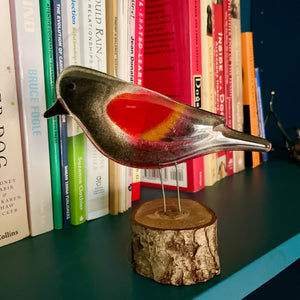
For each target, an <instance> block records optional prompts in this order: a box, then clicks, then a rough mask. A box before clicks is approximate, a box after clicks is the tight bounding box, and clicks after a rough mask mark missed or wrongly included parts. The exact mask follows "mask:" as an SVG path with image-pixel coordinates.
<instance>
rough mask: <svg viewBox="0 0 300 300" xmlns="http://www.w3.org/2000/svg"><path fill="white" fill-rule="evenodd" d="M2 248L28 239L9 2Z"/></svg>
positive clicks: (2, 32)
mask: <svg viewBox="0 0 300 300" xmlns="http://www.w3.org/2000/svg"><path fill="white" fill-rule="evenodd" d="M0 16H1V21H2V22H3V24H2V26H1V28H0V39H1V41H5V47H1V48H0V178H1V180H0V203H1V205H0V247H1V246H4V245H8V244H11V243H13V242H16V241H18V240H21V239H23V238H25V237H27V236H28V235H29V226H28V215H27V206H26V190H25V178H24V168H23V156H22V153H23V150H22V144H21V131H20V119H19V105H18V99H17V90H16V84H15V82H16V81H15V65H14V56H13V46H12V32H11V19H10V10H9V0H4V1H2V5H1V12H0Z"/></svg>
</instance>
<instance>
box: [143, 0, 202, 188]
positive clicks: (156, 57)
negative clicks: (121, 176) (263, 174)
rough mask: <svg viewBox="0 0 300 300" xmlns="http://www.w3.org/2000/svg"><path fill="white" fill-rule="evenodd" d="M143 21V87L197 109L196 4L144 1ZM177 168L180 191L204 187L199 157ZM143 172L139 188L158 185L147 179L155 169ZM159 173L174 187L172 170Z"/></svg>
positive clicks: (198, 37)
mask: <svg viewBox="0 0 300 300" xmlns="http://www.w3.org/2000/svg"><path fill="white" fill-rule="evenodd" d="M157 5H159V9H157ZM179 12H180V17H179V16H178V14H179ZM157 20H160V21H159V22H158V21H157ZM145 22H146V23H145V52H144V55H145V57H144V86H145V87H146V88H150V89H152V90H154V91H157V92H160V93H161V94H164V95H166V96H169V97H170V98H173V99H174V100H178V101H180V102H183V103H185V104H189V105H192V106H195V107H199V108H200V107H201V106H202V103H201V100H202V99H201V82H202V77H201V72H202V65H201V22H200V1H196V0H190V1H184V2H182V1H172V2H169V1H156V2H155V3H153V2H151V1H149V2H146V19H145ZM178 167H179V173H178V174H179V186H180V189H181V190H184V191H193V192H194V191H198V190H200V189H202V188H203V187H204V184H205V182H204V162H203V157H200V158H197V159H193V160H190V161H187V162H185V163H182V164H180V165H179V166H178ZM143 173H144V174H143V175H142V184H143V185H150V186H160V184H159V183H158V182H160V181H159V177H158V178H156V180H153V178H152V177H149V176H148V175H149V174H151V175H158V174H159V172H157V170H149V171H148V170H145V171H143ZM163 173H164V174H165V175H166V176H167V177H168V178H167V180H166V181H165V182H164V184H165V186H166V187H167V188H172V189H174V188H176V180H175V177H174V176H173V174H174V168H173V167H171V168H164V169H163ZM145 175H146V176H145ZM181 175H182V176H181Z"/></svg>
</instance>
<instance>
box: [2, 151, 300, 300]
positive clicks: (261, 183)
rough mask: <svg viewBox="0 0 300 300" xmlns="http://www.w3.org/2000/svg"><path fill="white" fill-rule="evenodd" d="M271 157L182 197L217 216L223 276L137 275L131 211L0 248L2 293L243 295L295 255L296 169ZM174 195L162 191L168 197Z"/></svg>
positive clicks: (145, 192) (298, 242)
mask: <svg viewBox="0 0 300 300" xmlns="http://www.w3.org/2000/svg"><path fill="white" fill-rule="evenodd" d="M274 154H275V155H274ZM274 154H273V155H272V156H271V158H270V161H269V162H267V163H265V164H263V165H261V166H259V167H257V168H255V169H247V170H245V171H243V172H241V173H237V174H235V175H233V176H231V177H227V178H225V179H223V180H222V181H219V182H218V183H216V184H215V185H214V186H212V187H207V188H205V189H203V190H201V191H200V192H198V193H192V194H187V193H183V194H182V195H183V196H185V197H187V196H189V197H191V198H193V199H195V200H197V201H201V202H202V203H204V204H206V205H207V206H209V207H211V208H212V209H213V210H214V211H215V212H216V214H217V216H218V239H219V255H220V260H221V274H220V275H219V276H216V277H214V278H213V279H211V280H210V281H208V282H206V283H199V284H196V285H192V286H181V287H174V286H169V285H161V284H158V283H156V282H154V281H153V280H150V279H147V278H144V277H142V276H140V275H138V274H137V273H135V272H134V271H133V270H132V268H131V265H130V253H131V250H130V214H131V211H132V210H129V211H128V212H126V213H124V214H122V215H119V216H105V217H103V218H100V219H97V220H94V221H90V222H87V223H85V224H83V225H80V226H77V227H75V226H74V227H72V228H69V229H65V230H61V231H51V232H48V233H46V234H43V235H40V236H37V237H34V238H26V239H24V240H23V241H20V242H17V243H14V244H11V245H8V246H5V247H3V248H1V249H0V256H1V258H2V259H1V270H2V271H1V281H0V291H1V298H2V299H18V298H21V297H23V298H27V296H28V297H31V298H32V299H39V298H43V299H54V298H55V299H71V298H72V299H79V298H85V299H193V298H194V299H240V298H242V297H243V296H246V295H247V294H249V293H251V292H252V291H253V290H254V289H256V288H257V287H259V286H260V285H262V284H263V283H265V282H266V281H267V280H269V279H271V278H272V277H274V276H275V275H276V274H277V273H279V272H280V271H282V270H283V269H285V268H286V267H287V266H289V265H290V264H292V263H293V262H294V261H295V260H297V259H298V258H299V248H300V235H299V228H300V219H299V217H298V212H299V209H300V203H299V193H298V187H299V167H298V166H297V165H295V164H293V163H292V162H291V161H290V160H289V159H288V158H287V155H286V153H283V154H282V155H277V154H276V153H274ZM283 174H287V175H286V176H283ZM279 182H280V184H278V183H279ZM175 193H176V192H175V191H168V196H175ZM158 197H161V195H160V190H159V189H153V188H143V189H142V199H143V201H147V200H150V199H153V198H158ZM274 262H276V263H274ZM4 270H5V273H4ZM220 295H222V296H220Z"/></svg>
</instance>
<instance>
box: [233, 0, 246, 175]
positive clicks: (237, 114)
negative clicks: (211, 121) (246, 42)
mask: <svg viewBox="0 0 300 300" xmlns="http://www.w3.org/2000/svg"><path fill="white" fill-rule="evenodd" d="M231 28H232V128H233V129H236V130H239V131H243V130H244V113H243V81H242V77H243V75H242V54H241V38H240V36H241V14H240V1H239V0H236V1H235V2H234V3H233V6H232V13H231ZM233 158H234V164H233V167H234V172H235V173H236V172H240V171H242V170H244V169H245V158H244V152H243V151H233Z"/></svg>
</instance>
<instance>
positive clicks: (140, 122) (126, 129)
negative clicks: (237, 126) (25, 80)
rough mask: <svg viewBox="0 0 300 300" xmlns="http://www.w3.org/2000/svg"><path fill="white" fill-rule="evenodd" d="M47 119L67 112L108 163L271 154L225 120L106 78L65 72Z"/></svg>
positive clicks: (144, 164)
mask: <svg viewBox="0 0 300 300" xmlns="http://www.w3.org/2000/svg"><path fill="white" fill-rule="evenodd" d="M56 91H57V98H58V101H57V103H56V104H55V105H54V106H53V107H52V108H50V109H49V110H48V111H47V112H46V113H45V116H46V117H51V116H53V115H57V114H69V115H71V116H72V117H74V118H75V120H76V121H77V122H78V124H79V125H80V126H81V128H82V129H83V131H84V132H85V133H86V135H87V136H88V137H89V139H90V140H91V141H92V143H93V144H94V145H95V146H96V147H97V148H98V149H99V150H100V151H101V152H102V153H103V154H104V155H106V156H107V157H109V158H110V159H112V160H114V161H116V162H118V163H120V164H123V165H126V166H130V167H136V168H157V167H158V165H160V166H167V165H170V164H173V163H174V162H175V161H177V162H181V161H185V160H187V159H191V158H195V157H198V156H201V155H204V154H207V153H211V152H218V151H224V150H251V151H269V150H270V149H271V144H270V143H269V142H268V141H266V140H264V139H262V138H258V137H254V136H251V135H248V134H245V133H242V132H238V131H235V130H232V129H230V128H228V127H227V126H226V125H225V118H224V117H222V116H219V115H216V114H212V113H210V112H207V111H203V110H200V109H197V108H194V107H191V106H188V105H185V104H182V103H180V102H177V101H174V100H172V99H170V98H168V97H166V96H163V95H161V94H159V93H156V92H153V91H150V90H148V89H145V88H142V87H139V86H136V85H133V84H130V83H127V82H124V81H121V80H119V79H117V78H115V77H111V76H108V75H107V74H104V73H101V72H98V71H95V70H91V69H87V68H83V67H79V66H71V67H68V68H66V69H65V70H64V71H63V72H62V73H61V74H60V76H59V78H58V80H57V85H56Z"/></svg>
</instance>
